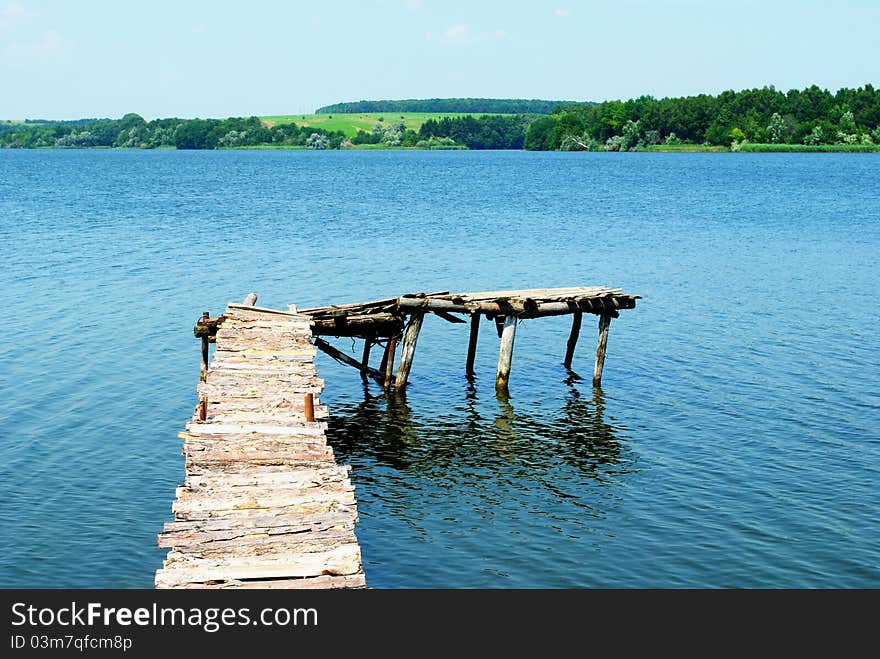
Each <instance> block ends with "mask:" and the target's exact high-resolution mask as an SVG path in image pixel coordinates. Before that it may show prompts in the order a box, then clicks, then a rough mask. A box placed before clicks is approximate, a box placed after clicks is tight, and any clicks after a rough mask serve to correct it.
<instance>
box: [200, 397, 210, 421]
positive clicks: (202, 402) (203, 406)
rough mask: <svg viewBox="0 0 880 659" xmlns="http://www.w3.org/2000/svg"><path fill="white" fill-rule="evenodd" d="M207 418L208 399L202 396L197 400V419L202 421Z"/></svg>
mask: <svg viewBox="0 0 880 659" xmlns="http://www.w3.org/2000/svg"><path fill="white" fill-rule="evenodd" d="M207 418H208V399H207V398H202V399H201V400H200V401H199V421H204V420H205V419H207Z"/></svg>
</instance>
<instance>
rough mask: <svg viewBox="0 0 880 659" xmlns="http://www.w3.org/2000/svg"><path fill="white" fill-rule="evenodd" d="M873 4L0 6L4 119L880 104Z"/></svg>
mask: <svg viewBox="0 0 880 659" xmlns="http://www.w3.org/2000/svg"><path fill="white" fill-rule="evenodd" d="M878 26H880V0H835V1H834V2H830V1H827V0H800V1H795V0H790V1H789V0H779V1H774V0H729V1H727V2H717V1H715V2H712V1H709V0H615V1H613V2H609V1H608V0H605V1H603V2H593V1H584V0H582V1H576V0H552V1H549V2H543V1H540V0H533V1H526V0H506V1H505V0H482V1H481V0H469V1H467V0H465V1H459V0H374V1H370V0H363V1H361V2H354V1H348V0H334V1H333V2H321V1H318V2H316V1H314V0H311V1H309V2H300V1H298V0H291V1H288V2H275V1H274V0H262V1H261V2H255V3H242V2H240V1H239V2H226V1H224V0H214V1H213V2H205V1H202V0H191V1H184V0H173V1H168V0H140V2H126V1H124V0H121V1H120V0H115V1H112V2H111V1H105V0H76V1H74V0H67V1H64V0H0V118H3V119H24V118H30V119H38V118H41V119H74V118H85V117H121V116H122V115H123V114H125V113H127V112H137V113H138V114H141V115H142V116H144V117H145V118H147V119H154V118H158V117H171V116H176V117H227V116H249V115H259V116H262V115H273V114H301V113H308V112H312V111H314V110H315V108H317V107H319V106H321V105H326V104H329V103H335V102H340V101H356V100H361V99H370V100H377V99H400V98H448V97H484V98H541V99H551V100H594V101H602V100H610V99H627V98H633V97H637V96H641V95H652V96H656V97H658V98H660V97H665V96H683V95H690V94H697V93H703V92H705V93H712V94H716V93H718V92H721V91H724V90H725V89H735V90H739V89H745V88H751V87H763V86H765V85H773V86H775V87H776V88H777V89H782V90H788V89H793V88H804V87H808V86H810V85H812V84H817V85H819V86H820V87H823V88H826V89H830V90H832V91H834V90H837V89H839V88H841V87H858V86H862V85H864V84H866V83H871V84H873V85H875V86H880V29H878Z"/></svg>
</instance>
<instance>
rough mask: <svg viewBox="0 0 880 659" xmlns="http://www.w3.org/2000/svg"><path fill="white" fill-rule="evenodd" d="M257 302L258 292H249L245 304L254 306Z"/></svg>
mask: <svg viewBox="0 0 880 659" xmlns="http://www.w3.org/2000/svg"><path fill="white" fill-rule="evenodd" d="M256 304H257V294H256V293H248V296H247V297H246V298H245V299H244V306H246V307H252V306H254V305H256Z"/></svg>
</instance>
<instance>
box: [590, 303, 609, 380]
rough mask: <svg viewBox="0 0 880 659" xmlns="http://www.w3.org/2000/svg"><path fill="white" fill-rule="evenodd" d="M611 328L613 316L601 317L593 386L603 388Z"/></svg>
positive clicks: (604, 315) (605, 315)
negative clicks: (609, 330)
mask: <svg viewBox="0 0 880 659" xmlns="http://www.w3.org/2000/svg"><path fill="white" fill-rule="evenodd" d="M610 326H611V315H610V314H605V313H603V314H602V315H601V316H599V345H598V347H597V348H596V366H595V368H594V369H593V386H594V387H601V386H602V369H603V368H604V367H605V348H606V346H607V345H608V328H609V327H610Z"/></svg>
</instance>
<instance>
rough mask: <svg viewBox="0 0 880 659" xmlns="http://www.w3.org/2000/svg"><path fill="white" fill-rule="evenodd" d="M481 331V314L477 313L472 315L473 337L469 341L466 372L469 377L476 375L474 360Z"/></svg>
mask: <svg viewBox="0 0 880 659" xmlns="http://www.w3.org/2000/svg"><path fill="white" fill-rule="evenodd" d="M479 332H480V314H478V313H475V314H474V315H473V316H471V337H470V340H469V341H468V353H467V364H465V373H466V374H467V376H468V377H473V375H474V360H475V359H476V357H477V337H478V335H479Z"/></svg>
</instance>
